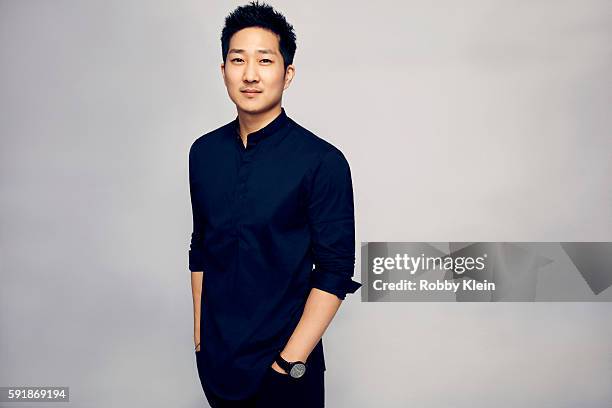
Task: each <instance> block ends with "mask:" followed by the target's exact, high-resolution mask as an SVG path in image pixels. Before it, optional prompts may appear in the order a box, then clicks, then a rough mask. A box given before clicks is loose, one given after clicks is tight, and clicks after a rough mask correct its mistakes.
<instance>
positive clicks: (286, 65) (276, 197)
mask: <svg viewBox="0 0 612 408" xmlns="http://www.w3.org/2000/svg"><path fill="white" fill-rule="evenodd" d="M221 44H222V56H223V63H222V64H221V73H222V76H223V80H224V82H225V86H226V87H227V91H228V94H229V97H230V99H231V100H232V102H234V104H235V105H236V110H237V113H238V115H237V117H236V119H234V120H233V121H232V122H230V123H227V124H226V125H223V126H221V127H219V128H217V129H215V130H213V131H211V132H209V133H207V134H205V135H203V136H201V137H199V138H198V139H196V141H195V142H194V143H193V145H192V146H191V149H190V151H189V183H190V192H191V204H192V211H193V233H192V235H191V245H190V251H189V269H190V271H191V272H192V273H191V284H192V292H193V304H194V338H195V344H196V351H195V353H196V361H197V366H198V373H199V377H200V381H201V383H202V387H203V390H204V392H205V395H206V398H207V399H208V401H209V403H210V405H211V406H212V407H213V408H215V407H226V406H232V407H277V406H278V407H280V406H287V405H289V406H292V407H309V408H317V407H323V406H324V371H325V369H326V367H325V362H324V356H323V343H322V335H323V333H324V331H325V330H326V328H327V327H328V325H329V323H330V322H331V320H332V319H333V317H334V315H335V313H336V311H337V310H338V308H339V306H340V304H341V303H342V300H343V299H344V298H345V296H346V294H347V293H354V292H355V291H356V290H357V289H358V288H359V287H360V286H361V284H360V283H358V282H355V281H353V280H352V279H351V278H352V277H353V271H354V266H355V221H354V206H353V190H352V180H351V173H350V168H349V165H348V162H347V160H346V159H345V157H344V155H343V154H342V153H341V152H340V150H338V149H337V148H336V147H334V146H333V145H331V144H330V143H329V142H327V141H325V140H323V139H321V138H319V137H317V136H315V135H314V134H313V133H311V132H310V131H308V130H306V129H305V128H303V127H302V126H300V125H299V124H297V123H296V122H295V121H293V120H292V119H291V118H289V116H287V114H286V112H285V109H284V108H283V107H281V103H282V95H283V91H284V90H285V89H287V88H288V87H289V85H290V83H291V81H292V79H293V77H294V75H295V67H294V66H293V57H294V54H295V50H296V44H295V34H294V32H293V27H292V26H291V25H290V24H289V23H288V22H287V21H286V20H285V17H284V16H283V15H282V14H280V13H278V12H276V11H275V10H274V9H273V8H272V7H270V6H269V5H266V4H260V3H258V2H251V3H249V4H248V5H245V6H241V7H238V8H237V9H236V10H234V11H233V12H232V13H231V14H230V15H229V16H228V17H227V18H226V20H225V27H224V28H223V31H222V36H221ZM313 266H314V269H313Z"/></svg>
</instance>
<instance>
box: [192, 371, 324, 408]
mask: <svg viewBox="0 0 612 408" xmlns="http://www.w3.org/2000/svg"><path fill="white" fill-rule="evenodd" d="M202 389H203V390H204V394H205V395H206V399H207V400H208V403H209V404H210V406H211V408H264V407H265V408H276V407H279V408H280V407H283V408H286V407H291V408H322V407H324V406H325V371H323V370H320V369H318V367H317V368H315V367H312V369H311V370H306V373H304V375H303V376H302V377H300V378H297V379H296V378H291V377H289V375H288V374H282V373H279V372H278V371H275V370H274V369H273V368H272V367H269V368H268V371H267V372H266V375H265V377H264V379H263V381H262V383H261V386H260V387H259V389H258V390H257V392H256V393H255V395H253V396H251V397H250V398H248V399H246V400H240V401H235V400H233V401H232V400H224V399H221V398H219V397H218V396H216V395H214V394H213V393H212V392H211V391H210V390H209V389H207V388H206V387H205V386H204V383H202Z"/></svg>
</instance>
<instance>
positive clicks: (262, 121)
mask: <svg viewBox="0 0 612 408" xmlns="http://www.w3.org/2000/svg"><path fill="white" fill-rule="evenodd" d="M280 113H281V104H280V103H279V104H278V105H276V106H274V107H273V108H272V109H269V110H267V111H265V112H258V113H249V112H245V111H243V110H240V109H238V122H239V123H240V138H241V139H242V142H243V143H244V144H245V146H246V142H247V136H248V134H249V133H253V132H257V131H258V130H259V129H261V128H263V127H265V126H266V125H267V124H269V123H270V122H272V121H273V120H274V119H275V118H276V117H277V116H278V115H280Z"/></svg>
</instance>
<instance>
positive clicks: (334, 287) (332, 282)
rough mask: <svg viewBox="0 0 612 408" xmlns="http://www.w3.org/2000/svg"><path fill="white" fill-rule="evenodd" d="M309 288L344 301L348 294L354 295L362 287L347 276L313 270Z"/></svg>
mask: <svg viewBox="0 0 612 408" xmlns="http://www.w3.org/2000/svg"><path fill="white" fill-rule="evenodd" d="M310 286H311V287H313V288H317V289H320V290H323V291H325V292H328V293H331V294H334V295H336V296H338V298H340V299H341V300H344V298H345V297H346V295H347V294H348V293H355V291H357V289H359V288H360V287H361V286H362V285H361V283H359V282H356V281H354V280H352V279H351V278H350V277H349V276H346V275H338V274H335V273H329V272H324V273H322V272H321V271H320V270H319V271H317V269H314V270H313V271H312V278H311V280H310Z"/></svg>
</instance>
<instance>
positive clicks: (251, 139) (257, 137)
mask: <svg viewBox="0 0 612 408" xmlns="http://www.w3.org/2000/svg"><path fill="white" fill-rule="evenodd" d="M288 121H289V118H288V117H287V113H286V112H285V108H283V107H281V113H280V114H279V115H278V116H277V117H276V118H274V120H272V122H270V123H268V124H267V125H266V126H264V127H262V128H261V129H259V130H256V131H255V132H251V133H249V134H248V135H247V143H248V144H249V145H252V144H256V143H258V142H259V141H261V140H262V139H263V138H265V137H266V136H269V135H273V134H274V133H276V132H277V131H279V130H280V129H281V128H283V127H284V125H285V124H286V123H287V122H288ZM233 129H234V134H235V136H236V138H237V139H238V140H240V122H239V120H238V116H236V119H234V121H233ZM240 142H241V143H242V141H240Z"/></svg>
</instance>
